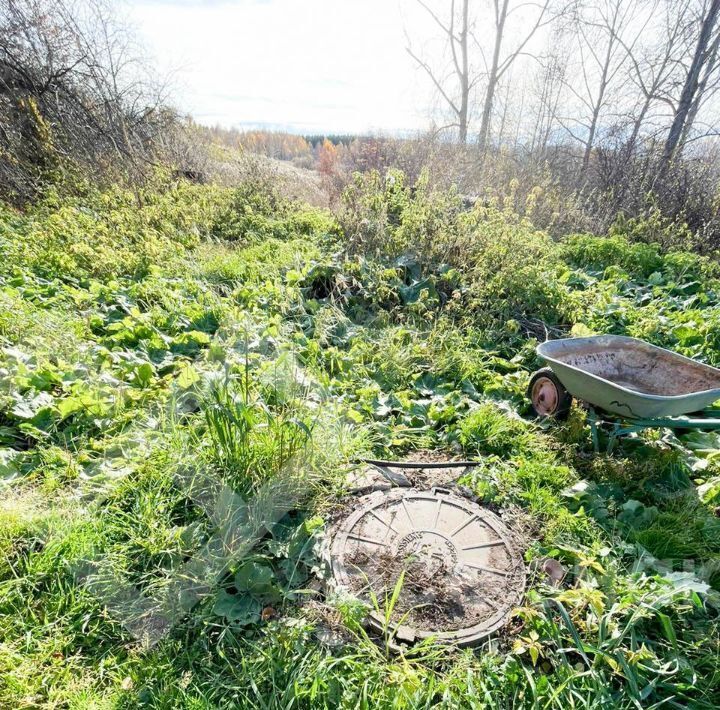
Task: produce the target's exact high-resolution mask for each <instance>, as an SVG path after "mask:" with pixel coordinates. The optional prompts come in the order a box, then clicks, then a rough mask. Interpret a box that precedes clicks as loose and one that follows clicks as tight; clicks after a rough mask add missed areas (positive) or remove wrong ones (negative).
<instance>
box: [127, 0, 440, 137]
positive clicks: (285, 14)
mask: <svg viewBox="0 0 720 710" xmlns="http://www.w3.org/2000/svg"><path fill="white" fill-rule="evenodd" d="M128 9H129V14H130V18H131V21H132V22H133V24H134V25H135V28H136V30H137V31H138V33H139V35H140V38H141V40H142V41H143V43H144V44H145V46H146V48H147V50H148V51H149V53H150V55H151V57H152V58H153V60H154V64H155V65H156V66H157V67H158V71H159V72H160V73H161V74H162V75H171V86H172V98H173V99H174V102H175V104H176V105H177V106H178V107H179V108H180V109H182V110H184V111H186V112H189V113H190V114H191V115H192V116H193V117H194V118H195V120H196V121H198V122H200V123H203V124H205V125H215V124H220V125H222V126H225V127H236V128H254V127H263V128H270V129H277V130H290V131H293V132H298V133H316V132H317V133H334V132H338V133H365V132H387V133H403V132H412V131H415V130H419V129H422V128H425V127H427V126H428V125H429V123H430V121H431V118H432V111H433V105H434V101H433V92H432V90H431V87H430V85H429V82H428V80H427V78H426V77H425V76H423V74H422V73H421V70H420V69H418V68H417V66H416V65H415V64H414V62H413V60H412V58H411V57H410V56H409V55H408V53H407V52H406V46H407V39H406V35H405V31H406V30H407V31H408V32H409V33H410V34H411V35H412V36H420V37H424V36H432V35H433V34H434V32H433V30H432V28H431V27H430V26H428V24H427V21H426V19H425V18H424V17H423V16H422V15H423V13H422V11H420V12H418V8H417V6H416V5H414V4H413V2H412V0H204V1H203V0H129V2H128Z"/></svg>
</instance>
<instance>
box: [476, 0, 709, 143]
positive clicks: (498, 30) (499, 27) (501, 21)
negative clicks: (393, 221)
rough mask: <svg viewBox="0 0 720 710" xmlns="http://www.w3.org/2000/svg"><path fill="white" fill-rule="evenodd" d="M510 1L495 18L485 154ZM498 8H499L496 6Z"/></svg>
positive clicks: (483, 126) (483, 128)
mask: <svg viewBox="0 0 720 710" xmlns="http://www.w3.org/2000/svg"><path fill="white" fill-rule="evenodd" d="M509 1H510V0H502V6H501V7H499V8H498V11H497V16H496V18H495V47H494V49H493V58H492V66H491V68H490V74H489V76H488V85H487V90H486V91H485V101H484V103H483V112H482V120H481V122H480V135H479V136H478V143H479V145H480V150H481V151H482V152H483V153H484V152H485V150H486V149H487V144H488V137H489V134H490V119H491V117H492V109H493V103H494V102H495V89H496V88H497V83H498V68H499V66H500V47H501V45H502V40H503V33H504V31H505V20H506V19H507V12H508V3H509ZM718 2H720V0H718ZM496 7H498V6H497V5H496Z"/></svg>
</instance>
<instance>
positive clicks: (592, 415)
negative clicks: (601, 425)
mask: <svg viewBox="0 0 720 710" xmlns="http://www.w3.org/2000/svg"><path fill="white" fill-rule="evenodd" d="M587 411H588V413H587V418H588V421H589V422H590V433H591V435H592V442H593V450H594V451H595V453H596V454H599V453H600V436H599V434H598V424H597V423H598V418H597V414H596V412H595V410H594V409H593V408H592V407H588V410H587Z"/></svg>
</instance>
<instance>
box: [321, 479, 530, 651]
mask: <svg viewBox="0 0 720 710" xmlns="http://www.w3.org/2000/svg"><path fill="white" fill-rule="evenodd" d="M413 501H414V502H416V503H417V502H421V503H427V502H429V503H431V504H432V510H431V511H430V518H433V519H432V520H430V518H428V517H427V516H425V519H422V520H420V519H418V520H413V516H412V515H411V513H410V512H409V509H408V504H410V503H412V502H413ZM443 506H446V513H445V516H443V517H442V520H441V514H442V508H443ZM415 507H417V506H415ZM424 507H425V508H427V507H429V506H427V505H425V506H424ZM389 508H396V509H397V511H400V510H404V515H405V516H406V518H405V523H404V525H403V524H401V523H400V522H399V521H398V518H397V515H396V516H395V517H393V518H392V519H390V520H389V519H388V518H387V517H386V515H383V511H386V512H387V509H389ZM451 510H452V511H453V512H452V515H450V511H451ZM417 515H418V516H420V514H419V512H418V513H417ZM366 516H369V517H367V518H366ZM371 518H372V519H374V521H377V522H379V523H380V525H381V527H382V529H383V530H384V531H385V537H384V538H382V539H377V538H372V539H371V538H365V537H363V536H362V535H360V534H359V533H354V531H355V530H356V529H357V528H361V529H362V526H363V525H364V523H363V522H362V521H363V520H365V519H366V520H368V521H369V520H370V519H371ZM450 520H454V521H455V522H456V523H457V524H456V525H455V528H456V529H453V530H446V529H443V525H444V524H445V522H449V521H450ZM441 523H442V525H441ZM373 525H375V526H376V527H377V525H376V523H374V522H373ZM468 526H475V529H474V530H473V527H470V529H469V530H467V531H466V532H465V533H464V534H465V535H466V536H467V534H470V533H475V534H478V533H479V532H480V531H481V530H489V531H491V532H492V534H493V536H495V537H494V538H493V539H491V540H485V541H480V542H479V543H478V544H471V545H465V546H463V547H458V544H456V543H455V542H453V540H454V539H455V538H457V536H459V535H460V534H461V533H462V532H463V530H464V529H466V528H468ZM480 537H482V536H480ZM352 541H355V542H356V543H357V544H356V545H354V547H353V549H352V551H351V547H350V546H351V544H352ZM415 541H417V544H422V553H423V554H424V555H425V557H423V560H425V564H426V565H427V564H429V562H427V560H429V559H430V558H435V557H438V556H442V555H443V551H444V552H445V553H448V554H447V555H446V557H447V558H448V559H449V560H450V561H451V562H452V574H453V575H461V574H463V575H467V574H469V573H468V570H469V569H471V568H474V569H475V570H476V576H478V577H479V576H480V575H485V579H488V578H489V577H487V576H488V575H490V576H491V577H493V578H494V577H498V578H500V577H502V578H504V579H506V580H508V581H507V583H506V586H507V589H505V590H502V591H503V597H502V599H501V600H500V601H499V603H498V602H496V601H495V600H493V599H491V598H489V597H483V596H479V597H477V598H478V599H480V600H481V601H483V602H484V603H485V604H486V606H487V607H488V608H490V609H494V610H495V612H494V613H492V614H491V615H489V617H488V618H483V619H482V620H481V621H479V622H476V623H472V624H470V625H469V626H467V627H461V628H459V629H455V630H449V631H447V630H446V631H443V630H441V629H433V630H428V629H422V628H414V627H412V626H410V625H409V624H392V628H393V631H394V635H395V637H396V638H397V639H398V640H400V641H406V642H413V641H416V640H419V639H423V638H429V637H433V638H436V639H438V640H441V641H446V642H452V643H456V644H458V645H463V646H469V645H474V644H477V643H479V642H480V641H481V640H482V639H484V638H486V637H487V636H489V635H491V634H492V633H494V632H495V631H497V630H498V629H500V628H501V627H502V626H504V625H505V624H506V623H507V620H508V617H509V615H510V613H511V612H512V610H513V609H514V608H515V607H517V606H518V605H519V604H520V602H521V601H522V598H523V596H524V592H525V566H524V564H523V559H522V556H521V555H520V553H519V551H518V549H517V547H516V546H515V544H514V543H513V541H512V534H511V533H510V531H509V530H508V529H507V527H506V526H505V524H504V523H503V522H502V520H500V518H499V517H498V516H496V515H495V514H494V513H492V512H491V511H489V510H487V509H485V508H482V507H481V506H479V505H477V504H476V503H473V502H471V501H469V500H467V499H465V498H462V497H460V496H457V495H454V494H453V493H451V492H450V491H447V490H445V489H438V488H434V489H432V490H430V491H419V490H416V489H407V488H404V489H393V490H390V491H378V492H375V493H373V494H371V495H369V496H365V497H364V498H361V499H360V500H359V501H358V508H357V509H356V510H355V511H354V512H353V513H351V514H350V515H349V516H348V517H347V518H346V519H345V520H344V521H342V522H341V523H340V524H339V525H338V526H337V528H336V529H335V531H334V534H333V540H332V545H331V550H330V556H331V565H332V572H333V577H334V580H335V583H336V585H337V586H338V587H339V588H340V589H343V590H345V591H349V592H351V593H353V594H355V595H358V596H360V597H365V598H367V596H368V594H367V591H368V590H367V585H366V586H365V588H364V589H358V588H357V587H358V585H357V581H358V579H359V578H360V576H359V575H358V574H357V573H354V572H351V571H350V569H349V567H352V564H348V562H347V559H348V558H349V557H350V556H351V555H356V554H357V553H358V550H360V549H361V548H360V545H365V546H370V547H371V548H373V549H374V548H377V549H378V550H382V549H384V550H387V551H388V554H389V555H391V557H392V559H397V558H398V557H399V555H401V554H403V553H404V552H405V551H406V549H407V548H408V547H409V546H412V544H413V543H414V542H415ZM423 541H424V542H423ZM493 547H502V548H503V550H504V557H506V559H507V564H506V566H505V567H504V568H503V569H494V568H492V567H489V566H487V565H480V564H479V563H477V561H476V562H472V561H471V560H472V559H473V557H472V555H470V554H469V553H470V551H471V550H475V551H480V550H487V549H490V548H493ZM433 548H434V552H433V553H432V554H431V555H430V554H425V553H426V552H428V551H431V550H432V549H433ZM451 550H454V554H453V553H452V552H451ZM488 554H489V553H488ZM355 569H359V567H358V566H355ZM443 569H448V566H447V565H445V567H444V568H443ZM365 579H366V580H367V577H366V578H365ZM452 579H453V578H451V581H452ZM464 579H467V577H464ZM480 579H482V578H480ZM480 579H478V586H481V585H480ZM464 586H465V587H468V584H467V582H464ZM401 594H402V591H401ZM369 623H370V624H371V626H373V627H374V628H375V629H376V630H379V631H382V630H383V627H384V623H385V621H384V619H383V618H382V616H381V615H380V614H378V613H377V612H375V611H373V612H371V613H370V615H369Z"/></svg>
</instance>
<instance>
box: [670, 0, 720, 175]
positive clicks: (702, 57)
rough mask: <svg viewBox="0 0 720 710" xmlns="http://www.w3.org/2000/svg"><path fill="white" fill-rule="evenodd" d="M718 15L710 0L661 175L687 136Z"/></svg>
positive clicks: (718, 4)
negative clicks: (689, 120)
mask: <svg viewBox="0 0 720 710" xmlns="http://www.w3.org/2000/svg"><path fill="white" fill-rule="evenodd" d="M719 14H720V0H711V3H710V7H709V8H708V11H707V14H706V15H705V17H704V18H703V21H702V26H701V27H700V34H699V35H698V41H697V45H696V47H695V53H694V55H693V59H692V63H691V64H690V69H689V70H688V73H687V76H686V77H685V84H684V85H683V90H682V93H681V94H680V101H679V102H678V106H677V110H676V111H675V117H674V118H673V122H672V126H671V127H670V132H669V133H668V137H667V140H666V141H665V148H664V150H663V155H662V161H661V168H660V172H661V174H664V173H665V172H666V171H667V169H668V168H669V167H670V163H671V162H672V161H673V160H674V159H675V158H676V157H677V155H678V154H679V152H680V151H682V147H683V146H682V142H681V139H682V137H683V133H685V134H687V131H686V130H685V128H686V126H687V125H688V119H689V117H690V113H691V110H692V106H693V103H694V102H695V100H696V99H697V98H699V97H700V74H701V72H702V69H703V66H704V65H705V63H706V62H707V60H708V58H709V57H708V55H709V52H708V49H709V45H710V41H711V37H712V32H713V29H714V28H715V25H716V23H717V19H718V15H719Z"/></svg>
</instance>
